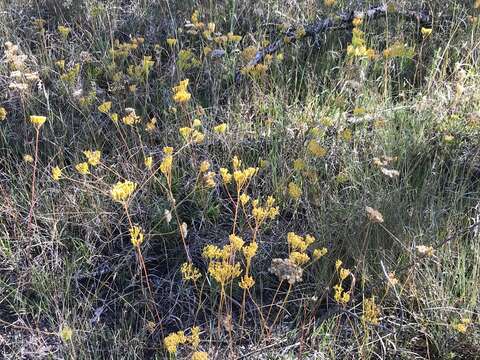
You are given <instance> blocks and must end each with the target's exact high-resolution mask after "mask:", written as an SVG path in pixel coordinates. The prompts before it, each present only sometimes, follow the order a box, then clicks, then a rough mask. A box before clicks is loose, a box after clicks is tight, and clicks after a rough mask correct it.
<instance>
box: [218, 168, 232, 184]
mask: <svg viewBox="0 0 480 360" xmlns="http://www.w3.org/2000/svg"><path fill="white" fill-rule="evenodd" d="M220 176H221V177H222V180H223V183H224V184H225V185H228V184H230V183H231V182H232V174H230V172H229V171H228V169H225V168H220Z"/></svg>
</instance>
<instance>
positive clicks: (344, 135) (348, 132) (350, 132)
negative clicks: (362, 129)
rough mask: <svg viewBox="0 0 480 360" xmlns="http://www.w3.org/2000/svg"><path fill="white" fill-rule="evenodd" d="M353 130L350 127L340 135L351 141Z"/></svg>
mask: <svg viewBox="0 0 480 360" xmlns="http://www.w3.org/2000/svg"><path fill="white" fill-rule="evenodd" d="M352 136H353V134H352V130H350V129H345V130H343V131H342V132H341V133H340V137H341V138H342V139H343V140H344V141H350V140H352Z"/></svg>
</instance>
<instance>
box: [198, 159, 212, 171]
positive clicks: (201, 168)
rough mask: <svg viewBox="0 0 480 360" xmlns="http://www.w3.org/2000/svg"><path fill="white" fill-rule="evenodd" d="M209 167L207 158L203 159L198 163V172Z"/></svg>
mask: <svg viewBox="0 0 480 360" xmlns="http://www.w3.org/2000/svg"><path fill="white" fill-rule="evenodd" d="M208 169H210V163H209V162H208V161H207V160H204V161H202V162H201V163H200V172H201V173H204V172H207V171H208Z"/></svg>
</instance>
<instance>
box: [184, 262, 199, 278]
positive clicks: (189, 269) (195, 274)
mask: <svg viewBox="0 0 480 360" xmlns="http://www.w3.org/2000/svg"><path fill="white" fill-rule="evenodd" d="M180 272H181V273H182V277H183V280H184V281H189V280H191V281H193V282H195V281H197V280H198V279H200V278H201V277H202V274H201V273H200V271H199V270H198V269H197V268H196V267H195V266H193V264H192V263H183V264H182V266H181V267H180Z"/></svg>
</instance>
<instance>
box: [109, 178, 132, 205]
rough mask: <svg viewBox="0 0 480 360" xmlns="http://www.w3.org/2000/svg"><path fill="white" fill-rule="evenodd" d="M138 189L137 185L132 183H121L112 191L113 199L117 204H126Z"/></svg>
mask: <svg viewBox="0 0 480 360" xmlns="http://www.w3.org/2000/svg"><path fill="white" fill-rule="evenodd" d="M136 188H137V184H136V183H134V182H132V181H119V182H117V183H116V184H115V185H114V186H113V187H112V189H111V190H110V195H111V196H112V199H113V200H114V201H117V202H121V203H123V202H125V201H127V200H128V198H129V197H130V195H132V193H133V192H134V191H135V189H136Z"/></svg>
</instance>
